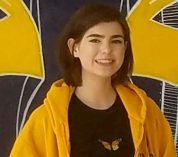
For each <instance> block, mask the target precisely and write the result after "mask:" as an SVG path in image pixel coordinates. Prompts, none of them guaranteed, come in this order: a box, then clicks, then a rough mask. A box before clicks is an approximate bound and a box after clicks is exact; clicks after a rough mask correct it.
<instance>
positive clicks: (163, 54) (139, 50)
mask: <svg viewBox="0 0 178 157" xmlns="http://www.w3.org/2000/svg"><path fill="white" fill-rule="evenodd" d="M172 3H175V0H164V1H162V0H141V1H140V0H139V1H137V3H136V5H135V6H134V7H133V9H132V10H131V11H130V13H129V16H128V22H129V25H130V28H131V39H132V47H133V51H134V60H135V66H134V73H135V75H144V76H148V77H152V78H153V77H154V78H157V79H162V80H166V81H168V82H171V83H174V84H178V76H177V75H176V74H178V61H177V58H178V44H177V42H178V29H177V28H174V27H170V26H168V25H165V24H163V23H158V22H156V21H155V20H153V17H154V16H155V15H156V14H157V13H158V12H159V11H160V10H162V9H163V8H165V7H167V6H168V5H171V4H172ZM135 19H136V20H135ZM177 19H178V18H177Z"/></svg>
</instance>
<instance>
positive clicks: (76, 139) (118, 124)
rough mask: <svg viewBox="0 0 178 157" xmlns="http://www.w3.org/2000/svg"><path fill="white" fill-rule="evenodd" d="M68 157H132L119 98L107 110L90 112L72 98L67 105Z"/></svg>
mask: <svg viewBox="0 0 178 157" xmlns="http://www.w3.org/2000/svg"><path fill="white" fill-rule="evenodd" d="M68 112H69V129H70V142H71V154H70V155H71V157H133V156H134V152H135V149H134V144H133V140H132V135H131V130H130V123H129V119H128V115H127V112H126V110H125V108H124V106H123V103H122V101H121V99H120V98H119V96H117V98H116V100H115V102H114V104H113V105H112V106H111V107H110V108H108V109H106V110H97V109H93V108H90V107H89V106H87V105H85V104H84V103H83V102H81V101H80V100H79V99H78V98H77V96H76V95H75V94H73V96H72V98H71V102H70V104H69V111H68Z"/></svg>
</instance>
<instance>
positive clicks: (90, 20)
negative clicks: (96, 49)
mask: <svg viewBox="0 0 178 157" xmlns="http://www.w3.org/2000/svg"><path fill="white" fill-rule="evenodd" d="M113 21H116V22H118V23H119V24H120V25H121V27H122V29H123V33H124V40H125V41H126V42H127V48H126V52H125V56H124V61H123V64H122V66H121V68H120V69H119V70H118V71H117V72H116V73H115V74H114V75H113V76H112V84H113V85H116V84H119V83H124V82H127V81H128V80H129V77H130V75H131V74H132V69H133V54H132V48H131V42H130V30H129V27H128V24H127V21H126V20H125V18H124V17H123V16H122V15H121V13H120V12H119V11H118V10H117V9H116V8H113V7H110V6H106V5H103V4H88V5H85V6H83V7H81V8H79V10H78V11H77V12H76V13H75V14H74V15H73V16H72V17H71V18H70V20H69V22H68V23H67V24H66V26H65V28H64V30H63V31H62V34H61V35H60V37H59V40H58V43H57V44H58V51H59V68H60V72H61V75H62V77H63V78H64V80H65V82H66V83H67V84H69V85H72V86H81V85H82V75H81V63H80V60H79V59H78V58H75V57H74V55H73V50H72V53H71V52H70V50H69V48H68V45H67V42H68V39H70V38H73V39H74V40H75V43H79V42H80V41H81V40H82V38H83V36H84V34H85V32H86V31H87V30H88V29H89V28H91V27H93V26H94V25H97V24H99V23H101V22H113Z"/></svg>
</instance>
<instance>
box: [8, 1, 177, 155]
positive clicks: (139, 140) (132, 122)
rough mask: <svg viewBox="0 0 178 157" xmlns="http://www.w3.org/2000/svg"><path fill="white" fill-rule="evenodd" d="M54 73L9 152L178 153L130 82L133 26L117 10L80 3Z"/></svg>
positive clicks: (147, 100) (147, 101)
mask: <svg viewBox="0 0 178 157" xmlns="http://www.w3.org/2000/svg"><path fill="white" fill-rule="evenodd" d="M59 63H60V68H61V75H62V76H63V79H62V80H58V81H56V82H55V83H54V84H53V85H52V87H51V89H50V90H49V92H48V93H47V97H46V99H45V100H44V104H43V105H41V106H40V107H39V108H37V109H36V110H35V111H34V112H33V113H32V115H31V117H30V119H29V120H28V122H27V123H26V125H25V127H24V129H23V130H22V132H21V133H20V135H19V137H18V139H17V140H16V142H15V145H14V148H13V150H12V152H11V155H10V156H11V157H19V156H24V157H58V156H59V157H69V156H70V157H116V156H117V157H176V152H175V147H174V144H173V140H172V135H171V130H170V127H169V124H168V122H167V121H166V119H165V118H164V116H163V115H162V113H161V112H160V110H159V108H158V107H157V105H156V104H155V103H154V102H153V100H151V99H150V98H149V97H148V96H147V95H146V94H145V93H144V92H143V91H142V90H141V89H139V88H138V87H136V86H135V85H134V84H132V83H130V81H129V77H130V76H131V73H132V67H133V56H132V49H131V42H130V32H129V27H128V24H127V22H126V20H125V19H124V18H123V17H122V16H121V14H120V13H119V11H118V10H117V9H115V8H111V7H109V6H105V5H99V4H95V5H85V6H83V7H81V8H80V9H79V10H78V11H77V12H76V13H75V14H74V15H73V16H72V18H71V19H70V21H69V23H68V24H67V25H66V27H65V29H64V31H63V34H62V35H61V37H60V41H59Z"/></svg>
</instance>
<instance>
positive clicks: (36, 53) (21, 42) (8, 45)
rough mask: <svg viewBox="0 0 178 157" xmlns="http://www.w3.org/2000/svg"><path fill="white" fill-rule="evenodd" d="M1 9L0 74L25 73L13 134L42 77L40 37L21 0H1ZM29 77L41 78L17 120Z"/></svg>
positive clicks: (24, 114)
mask: <svg viewBox="0 0 178 157" xmlns="http://www.w3.org/2000/svg"><path fill="white" fill-rule="evenodd" d="M0 10H1V12H3V13H4V15H5V16H3V17H2V18H1V19H0V43H1V46H0V76H1V77H2V76H9V77H10V75H16V76H25V79H24V82H23V85H22V89H21V93H20V96H19V102H18V109H17V121H16V134H18V133H19V131H20V129H21V128H22V127H23V124H24V122H25V118H26V115H27V112H28V108H29V107H30V104H31V102H32V100H33V98H34V96H35V93H36V92H37V91H38V89H39V88H40V86H41V84H42V83H43V81H44V77H45V74H44V65H43V56H42V48H41V39H40V35H39V31H38V29H37V26H36V24H35V22H34V20H33V17H32V15H31V13H30V11H29V10H28V8H27V7H26V5H25V3H24V2H23V1H22V0H1V1H0ZM30 77H32V78H36V79H39V80H40V81H39V83H38V85H37V86H36V87H35V88H34V90H33V91H32V94H31V96H30V97H29V99H28V101H27V104H26V107H25V109H24V113H23V118H22V121H21V122H20V120H19V114H20V110H21V103H22V97H23V94H24V90H25V86H26V84H27V82H28V79H29V78H30Z"/></svg>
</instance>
